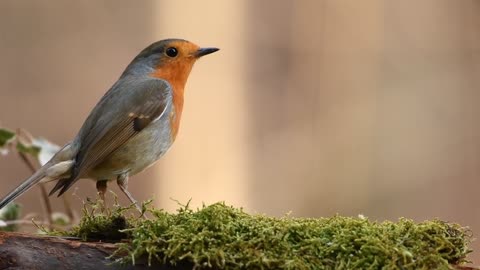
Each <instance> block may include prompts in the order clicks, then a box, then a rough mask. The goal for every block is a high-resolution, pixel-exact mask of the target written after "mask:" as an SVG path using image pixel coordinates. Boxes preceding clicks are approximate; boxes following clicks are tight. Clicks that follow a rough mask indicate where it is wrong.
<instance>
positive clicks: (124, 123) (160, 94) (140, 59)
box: [0, 38, 219, 210]
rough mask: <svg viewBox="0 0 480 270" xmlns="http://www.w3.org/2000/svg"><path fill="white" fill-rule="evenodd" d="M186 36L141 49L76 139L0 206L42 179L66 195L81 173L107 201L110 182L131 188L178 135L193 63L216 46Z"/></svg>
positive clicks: (131, 197)
mask: <svg viewBox="0 0 480 270" xmlns="http://www.w3.org/2000/svg"><path fill="white" fill-rule="evenodd" d="M218 50H219V49H218V48H214V47H204V48H201V47H199V46H198V45H196V44H194V43H192V42H190V41H187V40H184V39H174V38H171V39H164V40H160V41H157V42H154V43H153V44H151V45H150V46H148V47H146V48H145V49H143V50H142V51H141V52H140V53H139V54H138V55H137V56H136V57H135V58H134V59H133V60H132V61H131V62H130V64H129V65H128V66H127V67H126V69H125V70H124V71H123V73H122V74H121V76H120V77H119V79H118V80H117V81H116V82H115V83H114V84H113V86H112V87H111V88H110V89H109V90H108V91H107V92H106V93H105V94H104V96H103V97H102V98H101V99H100V101H99V102H98V103H97V104H96V105H95V107H94V108H93V109H92V111H91V112H90V114H89V115H88V117H87V118H86V120H85V122H84V123H83V125H82V127H81V128H80V130H79V132H78V133H77V135H76V136H75V137H74V139H73V140H71V141H70V142H68V143H67V144H65V145H64V146H63V147H62V148H61V149H60V150H59V151H58V152H57V153H56V154H55V155H54V156H53V157H52V158H51V159H50V160H49V161H48V162H47V163H45V165H43V166H42V167H41V168H40V169H38V170H37V171H36V172H35V173H34V174H33V175H32V176H30V177H29V178H28V179H26V180H25V181H24V182H22V183H21V184H20V185H19V186H17V187H16V188H15V189H13V190H12V191H11V192H10V193H8V194H7V195H6V196H5V197H3V198H2V199H1V200H0V209H2V208H3V207H5V206H6V205H7V204H8V203H10V202H11V201H13V200H15V199H16V198H18V197H19V196H20V195H22V194H23V193H25V192H26V191H28V190H29V189H30V188H32V187H33V186H35V184H37V183H39V182H51V181H57V182H56V184H55V186H54V187H53V188H52V190H51V191H50V193H49V195H50V196H51V195H53V194H55V193H56V192H58V194H57V196H61V195H62V194H64V193H65V192H66V191H67V190H68V189H69V188H70V187H72V185H73V184H74V183H75V182H77V181H78V180H79V179H82V178H90V179H93V180H95V181H96V188H97V191H98V194H99V197H100V198H101V199H102V200H103V201H105V193H106V190H107V183H108V182H109V181H113V180H116V182H117V184H118V186H119V188H120V190H121V191H122V192H123V193H124V194H125V195H126V197H127V198H128V199H129V200H130V202H131V203H132V204H135V206H136V207H137V209H139V210H140V207H139V205H138V203H137V201H136V200H135V199H134V198H133V196H132V195H131V194H130V192H129V191H128V189H127V187H128V180H129V177H130V176H132V175H135V174H137V173H139V172H141V171H143V170H145V169H146V168H148V167H149V166H151V165H153V164H154V163H155V162H156V161H157V160H158V159H160V157H162V156H163V155H164V154H165V153H166V152H167V150H168V149H169V148H170V147H171V145H172V144H173V142H174V141H175V138H176V137H177V134H178V130H179V125H180V119H181V116H182V111H183V102H184V89H185V84H186V82H187V78H188V76H189V74H190V71H191V70H192V67H193V65H194V63H195V62H196V61H197V60H198V59H199V58H201V57H202V56H205V55H208V54H211V53H214V52H216V51H218Z"/></svg>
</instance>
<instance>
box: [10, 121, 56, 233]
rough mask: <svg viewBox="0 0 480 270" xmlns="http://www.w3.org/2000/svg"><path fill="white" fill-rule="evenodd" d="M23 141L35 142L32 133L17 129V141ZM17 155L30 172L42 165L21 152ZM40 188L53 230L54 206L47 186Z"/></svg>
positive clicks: (42, 185)
mask: <svg viewBox="0 0 480 270" xmlns="http://www.w3.org/2000/svg"><path fill="white" fill-rule="evenodd" d="M21 139H25V140H27V142H28V143H29V144H31V143H32V142H33V136H32V135H30V133H28V132H27V131H25V130H23V129H17V141H19V140H21ZM17 153H18V154H19V155H20V158H21V159H22V160H23V162H24V163H25V164H26V165H27V167H28V168H29V169H30V171H32V173H35V172H36V171H37V170H38V167H39V166H40V164H38V161H37V162H35V163H36V164H38V165H37V166H36V165H34V164H33V162H32V161H31V160H30V159H29V158H28V157H27V155H25V154H24V153H21V152H17ZM39 186H40V194H41V198H42V202H43V204H42V205H43V206H44V211H45V212H46V216H47V222H48V223H49V225H48V228H49V229H52V223H53V221H52V213H53V210H52V204H51V203H50V199H49V198H48V193H47V190H46V188H45V184H43V183H39Z"/></svg>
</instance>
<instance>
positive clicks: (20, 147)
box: [17, 142, 41, 158]
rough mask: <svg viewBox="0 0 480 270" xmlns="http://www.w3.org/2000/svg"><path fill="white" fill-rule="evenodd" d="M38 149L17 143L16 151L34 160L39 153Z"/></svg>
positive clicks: (34, 146) (30, 145)
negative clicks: (30, 156)
mask: <svg viewBox="0 0 480 270" xmlns="http://www.w3.org/2000/svg"><path fill="white" fill-rule="evenodd" d="M40 150H41V149H40V147H38V146H36V145H32V144H23V143H21V142H17V151H18V152H20V153H24V154H29V155H32V156H33V157H35V158H38V154H39V153H40Z"/></svg>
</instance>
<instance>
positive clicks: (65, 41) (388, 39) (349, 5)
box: [0, 0, 480, 264]
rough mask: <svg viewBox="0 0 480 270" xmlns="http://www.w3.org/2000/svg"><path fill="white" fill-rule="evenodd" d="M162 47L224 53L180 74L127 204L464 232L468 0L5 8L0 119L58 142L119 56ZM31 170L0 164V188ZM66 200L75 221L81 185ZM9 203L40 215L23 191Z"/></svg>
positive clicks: (473, 70) (473, 50)
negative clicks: (168, 144)
mask: <svg viewBox="0 0 480 270" xmlns="http://www.w3.org/2000/svg"><path fill="white" fill-rule="evenodd" d="M168 37H180V38H185V39H188V40H191V41H193V42H195V43H197V44H199V45H201V46H216V47H219V48H221V51H219V52H218V53H215V54H213V55H209V56H208V57H205V58H203V59H202V60H201V61H199V62H198V63H197V64H196V66H195V67H194V69H193V72H192V74H191V76H190V78H189V82H188V84H187V89H186V104H185V110H184V114H183V122H182V125H181V130H180V133H179V136H178V137H177V141H176V143H175V145H174V146H173V148H172V149H171V150H170V152H169V153H168V154H167V155H166V156H165V157H164V158H163V159H162V160H161V161H160V162H158V163H157V164H156V165H155V166H154V167H152V168H151V169H149V170H147V171H146V172H143V173H141V174H139V175H137V176H135V177H133V178H132V179H131V181H130V190H131V192H132V193H133V194H134V196H136V197H137V198H138V199H140V200H146V199H149V198H155V204H156V205H157V206H159V207H163V208H166V209H168V210H169V211H173V210H174V209H176V208H177V206H178V205H177V202H175V201H174V200H178V201H180V202H184V203H185V202H187V201H188V200H189V199H192V205H194V206H199V205H201V204H202V202H205V203H207V204H208V203H213V202H217V201H226V202H227V203H228V204H233V205H235V206H242V207H245V208H246V209H247V210H248V211H249V212H252V213H266V214H269V215H276V216H280V215H283V214H284V213H286V212H289V211H292V213H293V215H295V216H308V217H320V216H330V215H333V214H335V213H339V214H341V215H350V216H356V215H358V214H363V215H365V216H368V217H370V218H371V219H375V220H386V219H389V220H396V219H398V218H399V217H407V218H413V219H415V220H417V221H422V220H425V219H432V218H440V219H442V220H447V221H455V222H458V223H460V224H462V225H465V226H470V227H471V228H472V230H473V232H474V235H475V236H477V237H478V233H479V232H480V211H479V210H478V205H479V203H480V198H479V196H478V192H479V189H480V122H479V121H478V118H479V116H480V106H478V104H479V102H480V90H479V87H478V85H479V84H480V2H479V1H475V0H471V1H468V0H464V1H449V0H427V1H415V2H414V1H382V0H371V1H355V0H350V1H336V0H322V1H318V0H311V1H293V0H290V1H286V0H277V1H273V0H272V1H254V0H246V1H240V0H238V1H222V0H215V1H213V0H204V1H113V0H112V1H63V0H53V1H41V2H39V1H14V0H3V1H1V2H0V122H1V125H2V126H4V127H9V128H18V127H22V128H25V129H27V130H29V131H30V132H31V133H33V134H34V135H36V136H44V137H46V138H48V139H50V140H51V141H53V142H55V143H57V144H60V145H62V144H64V143H66V142H67V141H69V140H70V139H71V138H73V136H75V134H76V132H77V131H78V129H79V127H80V126H81V124H82V123H83V121H84V119H85V118H86V116H87V114H88V112H89V111H90V110H91V108H92V107H93V106H94V105H95V103H96V102H97V101H98V99H99V98H100V97H101V96H102V95H103V93H104V92H105V91H106V90H107V89H108V88H109V87H110V86H111V85H112V84H113V83H114V82H115V81H116V79H117V78H118V76H119V75H120V74H121V72H122V71H123V69H124V68H125V67H126V65H127V64H128V63H129V61H131V59H132V58H133V57H134V56H135V55H136V54H137V53H138V52H139V51H140V50H142V49H143V48H144V47H146V46H147V45H149V44H150V43H152V42H154V41H156V40H159V39H163V38H168ZM29 175H30V172H29V170H28V169H27V168H26V167H25V165H24V164H23V163H22V162H21V161H20V160H19V159H18V157H16V156H15V155H8V156H2V157H0V181H1V182H0V193H1V194H2V195H3V194H5V193H7V192H8V191H10V190H11V189H12V188H14V187H15V186H16V185H17V184H18V183H20V181H22V180H23V179H24V178H26V177H28V176H29ZM110 186H111V188H112V190H113V191H115V192H117V193H119V191H118V189H117V187H116V185H115V184H113V183H112V184H111V185H110ZM73 192H75V194H76V196H73V197H72V198H71V200H72V201H73V203H74V205H75V208H76V209H77V211H78V209H79V207H80V204H81V198H85V197H87V196H89V197H94V196H95V188H94V184H93V182H92V181H89V180H82V181H80V182H79V183H78V184H76V185H75V188H73V189H72V192H71V193H73ZM120 197H121V201H122V202H123V203H126V200H124V199H123V196H120ZM173 199H174V200H173ZM18 202H20V203H22V204H23V205H24V211H25V212H41V211H42V207H41V204H40V199H39V191H38V190H35V189H34V190H32V191H30V192H28V193H27V194H25V195H24V196H23V197H21V198H20V199H19V200H18ZM60 202H61V201H60V200H58V199H53V203H54V205H55V208H56V210H58V211H61V210H62V207H61V206H62V204H61V203H60ZM472 247H473V248H474V249H477V250H480V243H479V242H478V241H477V242H474V243H473V245H472ZM472 259H473V260H474V262H475V263H476V264H479V263H480V253H479V252H477V253H474V254H473V255H472Z"/></svg>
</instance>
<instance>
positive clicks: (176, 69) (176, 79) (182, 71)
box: [150, 62, 193, 140]
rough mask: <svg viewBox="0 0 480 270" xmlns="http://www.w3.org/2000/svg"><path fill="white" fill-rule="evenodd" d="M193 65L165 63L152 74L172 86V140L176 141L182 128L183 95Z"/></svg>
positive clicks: (187, 63)
mask: <svg viewBox="0 0 480 270" xmlns="http://www.w3.org/2000/svg"><path fill="white" fill-rule="evenodd" d="M192 64H193V63H189V62H172V63H164V64H163V65H160V66H158V68H157V69H156V70H155V71H154V72H152V73H151V74H150V76H152V77H155V78H159V79H164V80H166V81H167V82H169V83H170V85H171V86H172V91H173V93H172V94H173V110H172V112H171V114H170V126H171V134H172V140H175V138H176V136H177V133H178V129H179V127H180V119H181V117H182V111H183V94H184V89H185V84H186V82H187V78H188V75H189V74H190V70H191V69H192Z"/></svg>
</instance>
